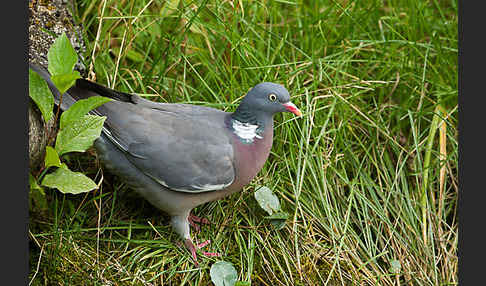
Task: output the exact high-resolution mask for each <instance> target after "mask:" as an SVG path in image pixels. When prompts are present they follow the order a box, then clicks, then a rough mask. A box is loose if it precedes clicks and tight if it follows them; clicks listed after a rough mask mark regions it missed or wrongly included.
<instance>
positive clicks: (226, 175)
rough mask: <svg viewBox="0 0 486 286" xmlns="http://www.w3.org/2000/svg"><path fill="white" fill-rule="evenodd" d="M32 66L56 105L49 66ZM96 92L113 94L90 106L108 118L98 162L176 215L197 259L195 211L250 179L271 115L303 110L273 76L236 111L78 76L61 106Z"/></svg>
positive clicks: (262, 156) (267, 142)
mask: <svg viewBox="0 0 486 286" xmlns="http://www.w3.org/2000/svg"><path fill="white" fill-rule="evenodd" d="M30 68H31V69H32V70H34V71H35V72H37V73H38V74H39V75H40V76H41V77H43V78H44V80H46V81H47V83H48V86H49V88H50V90H51V91H52V93H53V94H54V97H55V98H56V104H59V97H60V93H59V91H58V90H57V88H56V87H55V86H54V84H53V83H52V81H51V80H50V75H49V73H48V71H46V70H45V69H43V68H41V67H39V66H36V65H33V64H30ZM97 95H99V96H106V97H109V98H112V99H114V100H113V101H110V102H108V103H105V104H103V105H102V106H100V107H98V108H96V109H95V110H93V111H92V112H91V113H92V114H96V115H101V116H106V120H105V123H104V126H103V130H102V133H101V136H100V137H99V138H98V139H97V140H96V141H95V143H94V147H95V148H96V151H97V153H98V155H99V158H100V161H101V162H102V164H103V165H104V167H105V168H106V169H107V170H108V171H110V172H111V173H113V174H115V175H117V176H119V177H121V178H122V179H123V180H124V181H125V182H126V184H127V185H128V186H129V187H131V188H132V189H134V190H135V191H136V192H138V193H139V194H140V195H141V196H142V197H144V198H145V199H146V200H147V201H149V202H150V203H151V204H152V205H154V206H155V207H157V208H158V209H160V210H162V211H164V212H166V213H167V214H169V215H170V216H171V225H172V227H173V229H174V230H175V231H176V232H177V233H178V234H179V235H180V236H181V237H182V238H183V239H184V244H185V246H186V247H187V249H188V250H189V251H190V252H191V255H192V257H193V259H194V261H195V263H196V265H197V258H196V246H194V244H193V241H192V239H191V236H190V232H189V226H190V225H192V226H196V225H195V222H203V223H207V222H208V221H207V220H205V219H200V218H198V217H196V216H194V215H192V214H191V213H190V212H191V210H192V209H193V208H195V207H197V206H199V205H201V204H204V203H207V202H210V201H214V200H218V199H221V198H224V197H226V196H228V195H230V194H232V193H234V192H237V191H240V190H241V189H242V188H243V187H244V186H245V185H247V184H248V183H250V181H251V180H252V179H253V178H254V177H255V175H256V174H257V173H258V172H259V171H260V169H261V168H262V167H263V164H264V163H265V161H266V160H267V158H268V155H269V153H270V149H271V147H272V139H273V116H274V115H275V114H276V113H278V112H292V113H294V114H295V115H297V116H300V115H301V112H300V110H299V109H298V108H297V107H296V106H295V105H294V104H292V103H291V102H290V95H289V92H288V91H287V89H286V88H285V87H283V86H282V85H280V84H276V83H271V82H263V83H260V84H257V85H256V86H254V87H253V88H252V89H251V90H250V91H249V92H248V93H247V94H246V95H245V97H244V98H243V99H242V101H241V103H240V104H239V106H238V107H237V109H236V110H235V112H232V113H231V112H224V111H221V110H217V109H214V108H210V107H205V106H197V105H191V104H177V103H158V102H153V101H150V100H146V99H143V98H141V97H139V96H137V95H134V94H129V93H124V92H119V91H115V90H112V89H110V88H107V87H104V86H102V85H99V84H96V83H94V82H91V81H88V80H85V79H78V80H77V81H76V83H75V85H74V86H73V87H71V88H70V89H69V90H68V91H67V92H66V93H65V94H63V96H62V100H61V109H62V110H65V109H67V108H69V106H71V105H72V104H73V103H74V102H76V101H77V100H80V99H84V98H88V97H90V96H97ZM206 244H207V242H206V243H203V245H206ZM200 247H202V246H201V245H198V248H200ZM203 253H204V252H203ZM204 254H205V255H208V256H210V255H217V254H214V253H208V252H206V253H204Z"/></svg>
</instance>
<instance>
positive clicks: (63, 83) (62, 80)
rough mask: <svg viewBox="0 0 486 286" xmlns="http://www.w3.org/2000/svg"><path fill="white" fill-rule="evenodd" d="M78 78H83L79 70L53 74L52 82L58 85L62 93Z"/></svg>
mask: <svg viewBox="0 0 486 286" xmlns="http://www.w3.org/2000/svg"><path fill="white" fill-rule="evenodd" d="M78 78H81V75H80V74H79V72H78V71H71V72H69V73H64V74H57V75H53V76H51V80H52V82H53V83H54V84H55V85H56V87H57V89H58V90H59V92H60V93H61V94H64V93H65V92H66V91H67V90H68V89H69V88H70V87H71V86H73V85H74V83H75V82H76V80H77V79H78Z"/></svg>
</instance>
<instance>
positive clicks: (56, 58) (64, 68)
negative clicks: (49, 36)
mask: <svg viewBox="0 0 486 286" xmlns="http://www.w3.org/2000/svg"><path fill="white" fill-rule="evenodd" d="M47 61H48V67H47V69H48V70H49V72H50V73H51V75H52V76H54V75H63V74H70V73H71V72H72V71H73V69H74V65H75V64H76V62H77V61H78V55H77V54H76V51H75V50H74V48H73V46H72V45H71V42H70V41H69V39H68V37H67V36H66V34H65V33H63V34H62V35H61V36H59V37H58V38H57V39H56V40H55V41H54V43H53V44H52V46H51V47H50V48H49V51H48V52H47Z"/></svg>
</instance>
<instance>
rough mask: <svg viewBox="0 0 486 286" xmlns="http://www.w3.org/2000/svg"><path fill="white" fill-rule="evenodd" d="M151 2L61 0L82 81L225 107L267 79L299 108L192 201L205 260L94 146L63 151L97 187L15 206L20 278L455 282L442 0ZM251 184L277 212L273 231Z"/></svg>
mask: <svg viewBox="0 0 486 286" xmlns="http://www.w3.org/2000/svg"><path fill="white" fill-rule="evenodd" d="M161 2H162V1H137V0H131V1H115V0H109V1H106V3H105V1H103V0H100V1H96V2H94V1H88V0H80V1H77V3H76V9H75V15H76V18H77V20H78V21H80V22H82V23H83V25H84V27H85V35H84V37H85V40H86V41H87V44H88V50H87V52H86V55H85V56H86V57H85V59H84V62H85V65H86V66H87V67H89V66H90V63H92V56H91V55H92V51H93V47H94V46H95V45H97V47H98V48H97V49H96V50H95V52H94V59H95V61H94V65H93V68H94V72H95V73H96V79H97V81H98V82H100V83H102V84H106V85H108V86H111V87H114V88H116V89H119V90H122V91H127V92H133V93H138V94H141V95H144V96H147V98H150V99H153V100H156V101H164V102H189V103H193V104H204V105H207V106H212V107H217V108H220V109H224V110H227V111H233V110H234V109H235V107H236V105H237V103H238V100H239V99H240V98H241V97H242V96H243V95H244V94H245V92H246V91H247V90H248V89H249V88H251V87H252V86H253V85H255V84H257V83H259V82H261V81H274V82H278V83H282V84H284V85H285V86H286V87H287V88H288V90H289V91H290V93H291V96H292V101H293V102H294V103H295V104H296V105H297V106H299V107H300V109H301V110H302V111H303V113H304V115H303V117H302V118H295V117H293V116H292V115H291V114H283V115H278V116H276V118H275V120H276V124H275V136H274V145H273V148H272V153H271V155H270V157H269V159H268V161H267V163H266V164H265V166H264V168H263V169H262V171H261V172H260V173H259V175H258V176H257V178H255V179H254V181H253V182H252V184H250V185H249V186H247V187H246V188H245V189H244V190H243V191H242V192H240V193H237V194H234V195H232V196H230V197H228V198H226V199H224V200H221V201H218V202H213V203H209V204H206V205H203V206H200V207H198V208H197V209H195V213H196V214H197V215H200V216H203V217H206V218H208V219H209V220H210V221H212V222H213V224H211V225H210V226H204V227H203V229H202V232H201V233H200V234H198V235H197V239H198V240H199V241H202V240H205V239H211V240H212V244H210V245H209V246H208V247H206V249H205V250H206V251H216V252H219V253H221V254H223V257H222V258H203V257H201V258H200V268H195V267H194V264H193V263H192V262H191V258H190V256H189V254H188V252H187V251H185V250H184V248H182V247H181V246H179V245H178V244H177V242H178V241H179V238H178V237H177V235H176V234H175V233H174V232H173V231H172V230H171V228H170V226H169V224H168V217H167V216H166V215H165V214H163V213H161V212H160V211H158V210H156V209H154V208H153V207H152V206H150V205H149V204H148V203H147V202H146V201H144V200H143V199H142V198H140V197H139V196H138V195H136V194H135V193H134V192H133V191H131V190H130V189H128V188H127V187H125V185H124V184H123V183H122V182H121V180H120V179H119V178H116V177H113V176H111V175H110V174H108V173H106V172H105V173H103V172H102V170H101V169H100V166H99V164H98V163H97V161H96V158H95V156H94V154H95V153H94V152H93V153H91V155H87V154H84V155H81V156H79V155H69V158H67V160H68V162H69V165H70V167H71V168H72V169H76V170H80V171H83V172H85V173H86V174H88V175H89V176H90V177H91V178H95V180H96V181H97V182H98V181H99V180H101V179H103V184H101V188H100V189H99V190H98V191H96V192H92V193H88V194H85V195H78V196H72V195H63V194H61V193H59V192H57V191H55V190H52V191H49V192H47V195H46V197H47V201H48V209H47V210H44V211H41V210H40V209H39V208H36V207H35V205H34V207H33V208H32V209H31V216H30V225H29V230H30V235H29V236H30V246H31V248H30V249H31V250H30V251H31V252H30V253H31V257H30V273H29V279H33V278H34V275H35V278H34V279H33V281H32V285H162V284H163V285H166V284H168V285H208V284H210V283H211V282H210V277H209V268H210V267H211V265H212V264H213V263H214V262H215V261H218V260H220V259H224V260H226V261H230V262H232V263H233V264H234V266H235V267H236V269H237V271H238V274H239V279H240V280H243V281H251V283H252V285H326V284H327V285H455V284H457V256H456V251H457V238H458V233H457V229H458V225H457V220H456V208H457V194H458V186H457V184H458V180H457V168H458V151H457V150H458V142H457V136H458V134H457V120H458V119H457V94H458V93H457V56H458V50H457V1H437V0H432V1H419V0H403V1H345V0H339V1H337V0H336V1H214V0H210V1H183V0H181V1H180V3H178V4H177V2H178V1H167V2H171V3H176V4H177V5H178V6H177V9H175V10H174V11H172V12H171V13H168V12H167V10H166V9H165V10H164V3H165V2H162V3H161ZM105 4H106V6H105V7H104V5H105ZM102 11H104V14H103V16H104V17H105V18H104V19H103V20H102V21H101V26H99V24H100V18H99V17H100V15H101V13H102ZM99 27H100V29H99V30H98V28H99ZM98 31H99V34H98ZM96 39H98V40H96ZM434 114H436V115H435V117H434ZM434 118H435V119H434ZM442 124H443V125H442ZM440 126H442V127H440ZM441 148H442V149H441ZM444 148H445V149H444ZM441 172H442V173H441ZM441 174H442V175H441ZM257 185H266V186H268V187H270V188H271V189H272V190H273V191H274V193H275V194H277V196H278V197H279V199H280V201H281V203H282V209H283V210H284V211H286V212H288V213H290V218H289V219H288V220H287V223H286V226H285V227H284V228H283V229H281V230H275V229H274V228H273V227H272V226H271V225H270V224H269V223H268V221H266V220H264V219H263V217H264V216H265V215H266V214H265V213H264V211H263V210H261V209H260V208H259V207H258V204H257V202H256V201H255V199H254V197H253V191H254V190H255V186H257ZM394 260H396V261H398V262H399V263H400V265H401V269H400V271H399V272H397V273H394V272H393V271H392V270H391V264H392V261H394ZM88 281H89V282H88Z"/></svg>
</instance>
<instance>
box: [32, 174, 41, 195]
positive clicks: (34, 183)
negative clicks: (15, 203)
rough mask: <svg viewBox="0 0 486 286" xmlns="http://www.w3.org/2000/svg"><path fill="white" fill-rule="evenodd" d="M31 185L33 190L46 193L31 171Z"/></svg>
mask: <svg viewBox="0 0 486 286" xmlns="http://www.w3.org/2000/svg"><path fill="white" fill-rule="evenodd" d="M29 185H30V189H31V190H38V191H40V192H41V193H42V194H44V189H43V188H42V187H41V186H39V184H38V183H37V180H36V179H35V177H34V176H32V174H30V173H29Z"/></svg>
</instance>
